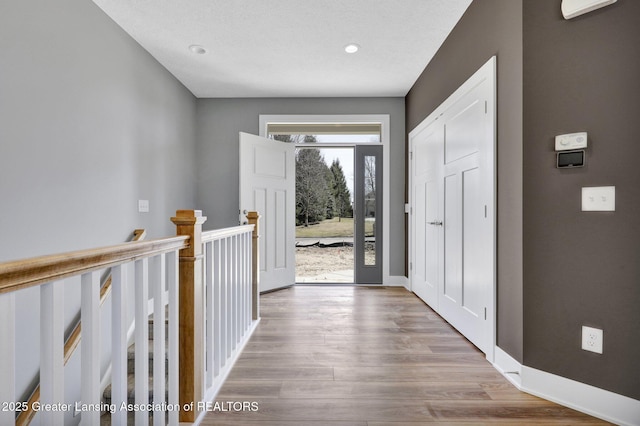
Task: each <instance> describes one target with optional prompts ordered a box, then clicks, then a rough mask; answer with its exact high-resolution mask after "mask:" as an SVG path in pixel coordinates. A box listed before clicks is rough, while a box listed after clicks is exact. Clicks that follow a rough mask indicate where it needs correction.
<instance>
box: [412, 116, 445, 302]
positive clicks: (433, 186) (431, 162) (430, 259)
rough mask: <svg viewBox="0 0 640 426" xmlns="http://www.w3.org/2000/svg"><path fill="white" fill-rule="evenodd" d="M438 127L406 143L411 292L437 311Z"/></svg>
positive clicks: (439, 240)
mask: <svg viewBox="0 0 640 426" xmlns="http://www.w3.org/2000/svg"><path fill="white" fill-rule="evenodd" d="M442 138H443V135H442V126H439V125H437V122H436V121H433V122H432V123H431V125H429V126H427V127H426V128H424V129H421V130H420V131H419V132H417V133H416V134H415V135H413V136H412V137H411V139H410V151H411V153H412V154H411V165H412V167H411V195H412V200H413V201H412V203H411V206H412V214H411V226H412V232H411V234H410V238H411V256H410V262H411V267H410V269H411V270H410V276H411V289H412V290H413V292H414V293H416V294H417V295H418V296H419V297H420V298H421V299H422V300H424V301H425V302H426V303H428V304H429V305H430V306H431V307H433V308H434V309H436V310H437V308H438V289H439V288H440V278H441V277H442V275H443V274H442V271H441V262H440V260H441V257H442V256H441V254H440V250H441V248H442V237H443V232H442V213H441V211H440V200H439V198H440V196H439V185H440V181H441V177H440V176H439V175H440V174H441V164H442Z"/></svg>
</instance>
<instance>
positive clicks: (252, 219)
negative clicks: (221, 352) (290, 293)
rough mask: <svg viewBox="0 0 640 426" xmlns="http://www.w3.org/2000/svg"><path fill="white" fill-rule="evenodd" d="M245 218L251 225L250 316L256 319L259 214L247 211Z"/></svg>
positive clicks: (258, 296)
mask: <svg viewBox="0 0 640 426" xmlns="http://www.w3.org/2000/svg"><path fill="white" fill-rule="evenodd" d="M247 219H248V220H249V224H250V225H253V238H252V244H251V254H252V256H251V259H252V265H251V283H252V284H251V288H252V290H251V293H252V300H253V306H252V315H253V316H252V318H253V320H254V321H255V320H257V319H259V318H260V245H259V241H258V238H259V233H258V221H259V220H260V215H259V214H258V212H249V213H247Z"/></svg>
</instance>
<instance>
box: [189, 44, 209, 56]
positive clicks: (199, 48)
mask: <svg viewBox="0 0 640 426" xmlns="http://www.w3.org/2000/svg"><path fill="white" fill-rule="evenodd" d="M189 50H190V51H192V52H193V53H195V54H197V55H204V54H205V53H207V49H205V48H204V47H202V46H199V45H197V44H192V45H191V46H189Z"/></svg>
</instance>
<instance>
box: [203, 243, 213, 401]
mask: <svg viewBox="0 0 640 426" xmlns="http://www.w3.org/2000/svg"><path fill="white" fill-rule="evenodd" d="M204 258H205V275H204V277H205V279H204V283H205V294H206V305H205V317H206V322H205V326H206V328H205V330H206V335H205V344H204V347H205V360H206V361H205V362H206V364H205V365H206V377H205V388H206V389H208V388H209V387H211V386H213V358H214V356H213V338H214V337H213V336H214V332H213V330H214V325H213V321H214V316H213V315H214V314H213V303H214V301H213V274H214V271H215V267H214V265H213V242H208V243H206V244H205V247H204Z"/></svg>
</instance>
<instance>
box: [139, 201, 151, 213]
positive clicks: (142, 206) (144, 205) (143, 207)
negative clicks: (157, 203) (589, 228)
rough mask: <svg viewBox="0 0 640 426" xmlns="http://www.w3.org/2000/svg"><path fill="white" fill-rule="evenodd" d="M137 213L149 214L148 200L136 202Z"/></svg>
mask: <svg viewBox="0 0 640 426" xmlns="http://www.w3.org/2000/svg"><path fill="white" fill-rule="evenodd" d="M138 212H140V213H149V200H138Z"/></svg>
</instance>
